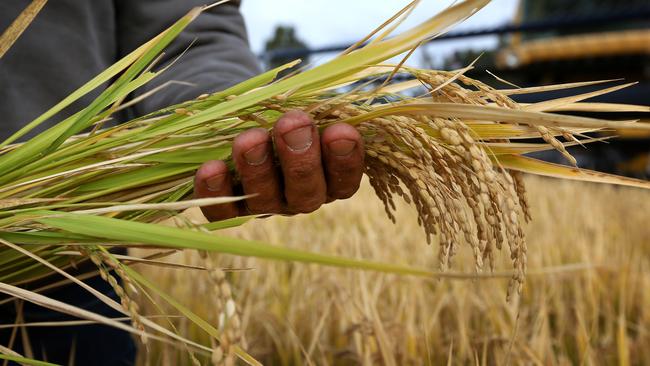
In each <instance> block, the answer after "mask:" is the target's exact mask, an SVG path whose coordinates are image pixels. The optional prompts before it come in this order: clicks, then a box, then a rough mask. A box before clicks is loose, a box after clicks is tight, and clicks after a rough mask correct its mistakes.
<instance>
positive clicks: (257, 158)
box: [244, 143, 269, 165]
mask: <svg viewBox="0 0 650 366" xmlns="http://www.w3.org/2000/svg"><path fill="white" fill-rule="evenodd" d="M266 145H267V144H266V143H264V144H259V145H257V146H255V147H254V148H252V149H250V150H248V151H246V152H245V153H244V159H246V162H247V163H248V164H249V165H262V164H263V163H264V162H265V161H266V157H267V156H269V150H268V148H267V146H266Z"/></svg>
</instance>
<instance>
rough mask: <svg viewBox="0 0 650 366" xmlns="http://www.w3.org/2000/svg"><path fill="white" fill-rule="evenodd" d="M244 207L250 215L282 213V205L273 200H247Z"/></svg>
mask: <svg viewBox="0 0 650 366" xmlns="http://www.w3.org/2000/svg"><path fill="white" fill-rule="evenodd" d="M246 205H247V207H248V210H249V211H250V213H251V214H274V213H280V212H282V204H281V203H280V202H279V201H278V200H277V199H273V198H269V199H264V200H248V201H247V202H246Z"/></svg>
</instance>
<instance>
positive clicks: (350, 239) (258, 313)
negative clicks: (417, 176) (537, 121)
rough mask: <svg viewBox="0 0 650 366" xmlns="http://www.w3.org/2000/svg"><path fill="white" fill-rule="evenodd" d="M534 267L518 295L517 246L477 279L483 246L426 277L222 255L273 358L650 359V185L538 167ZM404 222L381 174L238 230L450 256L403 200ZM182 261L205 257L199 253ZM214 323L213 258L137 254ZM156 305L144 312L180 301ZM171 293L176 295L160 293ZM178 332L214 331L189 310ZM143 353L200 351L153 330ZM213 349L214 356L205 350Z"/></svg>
mask: <svg viewBox="0 0 650 366" xmlns="http://www.w3.org/2000/svg"><path fill="white" fill-rule="evenodd" d="M526 183H527V190H528V193H527V195H528V198H529V201H530V206H531V209H532V215H533V222H532V223H530V224H528V225H527V232H526V234H527V240H528V268H529V273H528V275H527V278H526V282H525V286H524V288H523V292H522V294H521V296H520V297H519V298H517V299H515V300H513V301H511V302H510V303H508V302H506V292H507V288H508V281H509V278H510V277H511V275H512V273H511V272H510V270H511V268H512V267H511V264H509V261H510V259H509V258H508V257H507V254H505V252H499V253H497V264H496V272H494V273H489V272H487V273H484V274H482V275H480V278H477V277H476V276H474V275H473V273H474V260H473V258H472V253H471V249H470V248H469V246H461V248H460V249H459V253H458V255H457V256H456V257H454V260H453V263H452V264H451V268H450V269H449V270H448V271H447V274H458V275H457V276H451V277H452V278H440V279H431V280H427V279H421V278H413V277H400V276H396V275H386V274H378V273H373V272H364V271H354V270H346V269H338V268H328V267H322V266H317V265H305V264H299V263H282V262H274V261H265V260H259V259H254V258H242V257H233V256H226V255H222V256H215V257H213V258H212V259H213V263H216V264H218V265H219V266H221V267H223V268H228V269H235V270H234V271H228V272H227V274H228V275H227V277H228V280H229V282H230V284H231V286H232V291H233V296H234V298H235V301H236V303H237V306H238V309H239V310H240V312H241V332H242V334H243V341H242V345H243V346H244V347H245V349H246V350H247V351H248V352H249V353H250V354H251V355H253V356H254V357H256V358H257V359H258V360H260V361H261V362H263V363H264V364H266V365H357V364H361V365H375V364H385V365H423V364H424V365H439V364H444V363H448V364H480V365H495V364H499V365H503V364H532V365H542V364H543V365H567V364H581V365H582V364H588V365H589V364H620V365H644V364H650V349H649V348H648V347H647V345H648V344H650V333H649V332H650V225H648V219H650V214H649V213H650V192H647V191H643V190H638V189H633V188H620V187H614V186H608V185H598V184H591V183H581V182H568V181H558V180H552V179H545V178H536V177H526ZM396 216H397V223H396V224H393V223H391V222H390V221H389V220H388V219H387V218H386V216H385V214H384V213H383V207H382V203H381V201H380V200H379V199H377V198H376V197H375V196H374V193H373V192H372V189H371V188H370V186H369V185H368V184H367V182H366V184H364V185H363V186H362V189H361V191H360V192H359V193H358V194H357V195H356V196H355V197H354V198H352V199H349V200H346V201H339V202H335V203H333V204H330V205H327V207H324V208H322V209H321V210H319V211H317V212H316V213H314V214H311V215H301V216H297V217H291V218H289V217H273V218H269V219H263V220H254V221H252V222H249V223H248V224H246V225H244V226H242V227H238V228H235V229H230V233H232V234H234V235H236V236H238V237H241V238H245V239H259V240H265V241H268V242H271V243H274V244H278V245H286V246H289V247H294V248H304V249H309V250H314V251H320V252H325V253H333V254H339V255H342V256H354V257H362V258H365V259H373V260H381V261H387V262H392V263H404V264H409V265H416V266H421V267H425V268H437V266H438V253H437V244H436V243H435V240H434V243H433V245H431V246H427V245H426V240H425V237H424V233H423V232H422V230H421V229H420V228H418V226H417V216H416V213H415V212H414V210H412V209H410V208H409V207H408V205H406V204H405V203H404V202H398V209H397V215H396ZM174 260H175V261H178V262H182V263H186V264H194V265H198V266H201V265H202V264H203V263H204V261H202V260H200V258H199V257H198V255H196V254H194V252H187V251H186V252H184V253H180V254H177V255H176V256H175V257H174ZM136 268H137V269H139V270H141V271H144V272H145V274H147V275H149V276H151V277H150V278H155V279H157V283H159V284H161V285H163V287H164V288H165V289H166V290H167V291H168V292H169V293H171V294H172V295H173V297H174V298H176V299H179V300H182V302H183V304H185V305H186V306H188V307H190V308H191V309H192V310H193V311H195V312H197V313H198V314H199V315H201V316H203V317H205V319H207V320H209V321H210V322H212V323H213V324H217V323H218V314H217V313H216V312H214V311H213V309H214V305H213V302H212V300H211V299H213V298H214V297H213V296H212V295H213V291H214V289H213V285H211V282H210V281H209V280H208V278H207V274H206V272H205V271H201V270H181V269H163V268H160V267H157V266H156V267H145V266H144V265H137V266H136ZM141 303H142V304H143V309H142V313H143V315H156V314H160V313H161V312H165V313H168V314H169V313H173V312H172V310H170V309H165V308H162V309H158V308H155V307H153V306H151V305H146V302H145V301H141ZM159 303H160V304H163V302H162V301H160V302H159ZM175 325H176V326H177V327H178V332H179V333H180V334H182V335H184V336H187V337H189V338H191V339H195V340H199V341H201V342H202V343H203V344H209V340H208V339H207V338H202V337H205V336H204V335H203V334H202V333H201V332H199V331H198V330H197V329H195V328H193V326H191V324H190V323H189V322H188V321H186V320H183V319H182V318H178V321H177V322H176V324H175ZM147 347H148V348H149V351H150V352H141V353H140V356H139V363H140V364H141V365H157V364H168V365H172V364H173V365H176V364H179V365H183V364H188V365H189V364H192V360H191V359H190V357H188V353H187V351H186V350H185V349H184V348H182V347H181V348H175V347H173V346H169V345H161V344H159V343H155V342H150V343H149V344H148V346H147ZM196 357H197V359H198V360H201V361H208V360H209V356H202V355H196Z"/></svg>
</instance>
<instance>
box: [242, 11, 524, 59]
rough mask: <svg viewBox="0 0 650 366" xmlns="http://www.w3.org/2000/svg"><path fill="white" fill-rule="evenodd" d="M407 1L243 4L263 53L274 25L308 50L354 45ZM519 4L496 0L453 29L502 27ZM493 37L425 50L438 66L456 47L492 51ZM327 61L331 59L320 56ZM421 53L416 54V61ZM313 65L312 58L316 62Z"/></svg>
mask: <svg viewBox="0 0 650 366" xmlns="http://www.w3.org/2000/svg"><path fill="white" fill-rule="evenodd" d="M408 3H409V1H407V0H243V1H242V5H241V11H242V13H243V14H244V19H245V20H246V25H247V27H248V34H249V38H250V43H251V48H252V49H253V51H255V52H256V53H258V54H259V53H261V52H262V51H263V49H264V44H265V42H266V40H267V39H268V38H269V37H270V36H271V35H272V34H273V30H274V29H275V27H276V25H291V26H294V27H295V29H296V32H297V35H298V38H300V39H301V40H302V41H303V42H305V43H306V44H307V45H308V46H309V47H310V48H318V47H323V46H330V45H339V44H351V43H354V42H355V41H357V40H359V39H361V38H362V37H364V36H365V35H366V34H368V33H369V32H370V31H372V30H373V29H374V28H376V27H377V26H378V25H380V24H381V23H383V22H384V21H385V20H386V19H388V18H390V17H391V16H392V15H393V14H395V13H396V12H397V11H399V10H400V9H401V8H403V7H404V6H405V5H406V4H408ZM451 3H453V1H450V0H422V2H421V3H420V5H419V6H418V7H417V8H416V9H415V11H414V12H413V13H412V14H411V16H410V17H409V19H407V20H406V21H405V22H404V23H403V24H402V26H401V27H400V28H398V31H399V29H406V28H410V27H412V26H414V25H416V24H419V23H421V22H422V21H424V20H426V19H427V18H429V17H431V16H433V15H435V14H436V13H438V12H440V11H441V10H443V9H444V8H445V7H447V6H448V5H449V4H451ZM517 3H518V0H493V1H492V2H491V3H490V4H489V5H487V6H486V7H485V8H483V9H482V10H481V11H479V12H478V13H477V14H475V15H474V16H473V17H471V18H470V19H468V20H467V21H465V22H464V23H462V24H460V25H458V26H457V27H456V28H455V30H470V29H480V28H486V27H493V26H497V25H502V24H505V23H508V22H510V21H511V19H512V18H513V16H514V13H515V11H516V8H517ZM496 43H497V39H496V37H494V36H484V37H477V38H466V39H460V40H448V41H440V42H435V43H433V44H430V45H426V46H425V47H424V49H425V51H426V52H427V53H428V54H429V55H430V56H432V57H433V58H434V60H435V61H437V62H440V61H441V60H442V57H444V56H445V55H448V54H450V53H452V52H453V51H454V50H456V49H467V48H474V49H485V48H493V47H495V45H496ZM319 57H320V60H315V61H317V62H318V61H324V60H326V59H327V58H328V56H319ZM421 57H422V55H421V54H417V53H416V54H415V55H413V56H412V60H413V62H416V63H417V62H418V59H421ZM312 61H314V60H312Z"/></svg>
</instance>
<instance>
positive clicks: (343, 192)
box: [330, 186, 359, 199]
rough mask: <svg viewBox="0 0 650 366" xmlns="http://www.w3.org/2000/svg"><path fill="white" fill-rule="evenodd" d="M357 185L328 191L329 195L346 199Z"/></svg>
mask: <svg viewBox="0 0 650 366" xmlns="http://www.w3.org/2000/svg"><path fill="white" fill-rule="evenodd" d="M358 189H359V187H358V186H357V187H346V188H339V189H336V190H334V191H333V192H331V193H330V196H331V197H333V198H336V199H346V198H350V197H352V196H354V194H355V193H357V190H358Z"/></svg>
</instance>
